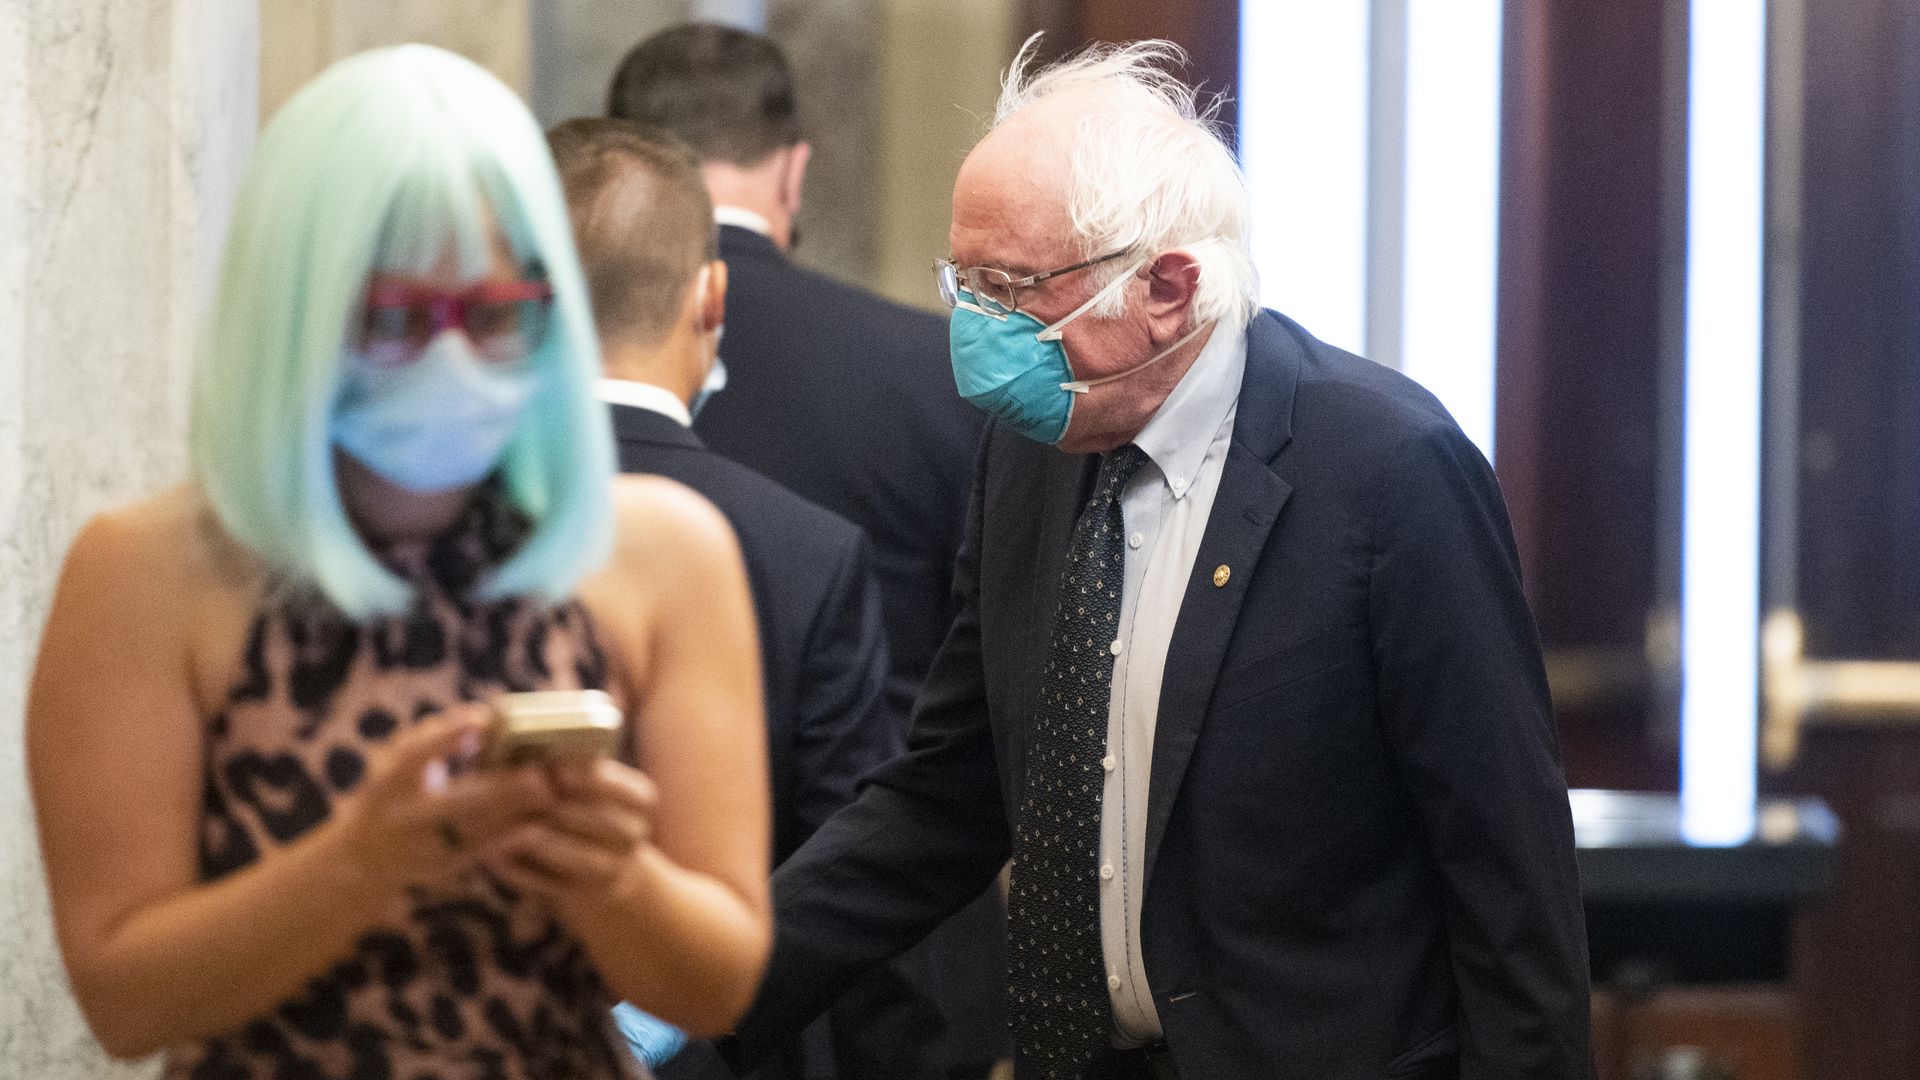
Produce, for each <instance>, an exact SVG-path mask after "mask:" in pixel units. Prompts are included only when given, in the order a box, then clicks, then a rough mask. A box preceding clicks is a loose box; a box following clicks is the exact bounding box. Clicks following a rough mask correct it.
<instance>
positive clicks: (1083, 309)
mask: <svg viewBox="0 0 1920 1080" xmlns="http://www.w3.org/2000/svg"><path fill="white" fill-rule="evenodd" d="M1147 262H1148V260H1146V259H1141V260H1140V261H1139V262H1137V263H1134V264H1133V265H1132V266H1129V267H1127V272H1126V273H1124V274H1121V275H1120V276H1119V277H1116V278H1114V279H1113V280H1112V281H1109V282H1107V284H1106V286H1105V287H1104V288H1102V289H1101V290H1100V291H1098V292H1096V293H1094V294H1093V295H1092V296H1089V297H1087V302H1086V303H1084V304H1081V305H1080V306H1079V307H1077V308H1074V309H1073V310H1072V311H1069V312H1067V314H1066V315H1065V316H1064V317H1063V318H1061V319H1060V321H1059V322H1056V323H1054V324H1053V325H1052V326H1043V327H1041V328H1040V332H1039V333H1037V334H1035V335H1033V337H1034V340H1036V341H1059V340H1060V335H1061V334H1062V333H1064V332H1065V331H1066V329H1067V324H1068V323H1070V322H1072V321H1073V320H1075V319H1077V318H1079V317H1080V316H1082V315H1085V314H1086V313H1087V312H1089V311H1092V310H1093V306H1094V305H1095V304H1098V303H1099V302H1100V301H1102V300H1105V299H1106V298H1107V297H1108V296H1109V295H1111V294H1112V293H1113V292H1114V290H1116V289H1119V288H1121V287H1123V286H1125V285H1126V283H1127V282H1128V280H1129V279H1131V278H1132V277H1133V275H1135V274H1137V273H1139V272H1140V268H1141V267H1143V266H1145V265H1147Z"/></svg>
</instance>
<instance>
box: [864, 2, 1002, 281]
mask: <svg viewBox="0 0 1920 1080" xmlns="http://www.w3.org/2000/svg"><path fill="white" fill-rule="evenodd" d="M884 7H885V11H884V17H885V20H886V21H885V45H884V47H883V48H882V50H881V57H880V59H881V64H882V69H881V86H882V88H883V92H882V93H881V94H880V95H879V96H880V100H881V102H882V103H883V108H882V109H881V111H880V115H879V116H878V117H876V118H875V119H876V120H877V122H878V125H879V131H878V134H879V136H880V138H881V142H882V150H881V168H880V192H879V195H880V209H881V228H880V244H879V248H880V257H879V259H878V262H877V265H876V267H875V270H876V272H875V273H874V275H873V276H872V278H871V279H870V280H869V281H867V282H866V284H867V285H868V286H869V287H871V288H873V289H875V290H877V291H879V292H881V293H884V294H885V295H887V296H890V297H892V298H893V299H895V300H899V301H901V302H903V303H908V304H915V305H918V306H921V307H928V308H937V307H938V302H937V300H936V298H935V296H934V292H933V277H932V275H931V273H930V270H929V267H930V266H931V264H932V262H933V260H934V259H936V258H938V257H940V256H942V255H945V254H946V253H947V218H948V209H949V205H950V202H951V199H952V195H953V178H954V174H955V173H957V172H958V171H959V169H960V162H961V161H962V160H963V159H964V158H965V157H966V156H967V151H968V150H970V149H972V148H973V144H974V143H975V142H977V141H978V140H979V138H980V136H981V135H983V134H985V132H986V122H987V120H988V119H990V118H991V117H992V116H993V105H994V101H995V99H996V98H997V97H998V95H999V92H1000V72H1001V70H1002V69H1004V68H1005V67H1006V65H1007V61H1008V60H1010V59H1012V57H1013V50H1014V46H1015V44H1016V43H1015V42H1014V40H1013V37H1014V33H1015V30H1014V27H1015V25H1016V20H1017V18H1018V16H1017V13H1016V12H1015V10H1014V7H1015V0H970V2H969V3H966V4H929V3H925V2H924V0H884Z"/></svg>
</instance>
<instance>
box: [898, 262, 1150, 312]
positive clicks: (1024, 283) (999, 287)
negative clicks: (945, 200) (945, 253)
mask: <svg viewBox="0 0 1920 1080" xmlns="http://www.w3.org/2000/svg"><path fill="white" fill-rule="evenodd" d="M1126 253H1127V251H1126V249H1124V248H1123V249H1121V250H1119V251H1115V252H1112V253H1111V254H1107V255H1102V256H1100V257H1099V258H1097V259H1088V260H1087V261H1086V262H1082V263H1074V264H1073V265H1072V266H1063V267H1061V268H1060V269H1058V270H1048V271H1046V272H1044V273H1039V274H1028V275H1027V276H1026V277H1023V278H1017V277H1014V276H1013V275H1012V274H1009V273H1007V272H1006V271H1005V270H996V269H994V268H993V267H991V266H967V267H960V266H955V265H954V264H953V260H951V259H935V260H933V278H934V283H935V284H936V285H938V286H939V289H940V299H942V300H944V301H946V304H947V306H948V307H949V308H958V307H964V308H966V309H967V310H969V311H977V312H979V313H980V314H982V315H987V316H990V317H992V318H995V319H1004V318H1006V317H1007V316H1009V315H1011V314H1013V313H1014V312H1016V311H1019V310H1020V292H1021V290H1022V289H1029V288H1032V287H1033V286H1035V285H1038V284H1040V283H1041V282H1043V281H1045V280H1047V279H1048V278H1056V277H1059V276H1060V275H1062V274H1071V273H1073V272H1074V271H1075V270H1085V269H1086V268H1087V267H1089V266H1099V265H1100V264H1101V263H1103V262H1111V261H1112V260H1114V259H1117V258H1119V257H1120V256H1122V255H1125V254H1126ZM962 289H964V290H965V291H966V292H967V293H968V294H969V295H971V296H972V297H973V303H968V302H967V301H966V300H964V299H962V298H961V295H960V293H961V290H962Z"/></svg>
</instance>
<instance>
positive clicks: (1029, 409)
mask: <svg viewBox="0 0 1920 1080" xmlns="http://www.w3.org/2000/svg"><path fill="white" fill-rule="evenodd" d="M1144 265H1146V264H1145V262H1137V263H1135V264H1133V265H1132V266H1131V267H1128V268H1127V270H1126V271H1125V272H1124V273H1122V274H1120V275H1119V276H1118V277H1116V278H1114V279H1113V280H1112V281H1111V282H1108V283H1107V285H1106V286H1105V287H1103V288H1102V289H1100V291H1098V292H1096V293H1094V294H1093V296H1091V297H1089V298H1088V300H1087V302H1086V303H1084V304H1081V305H1080V306H1079V307H1077V308H1075V309H1073V310H1072V311H1071V312H1068V313H1067V315H1066V317H1065V318H1063V319H1061V320H1060V321H1059V322H1056V323H1054V324H1053V325H1051V326H1043V325H1041V323H1040V320H1038V319H1036V318H1034V317H1033V316H1031V315H1028V314H1027V313H1025V312H1023V311H1014V312H993V311H990V310H989V309H987V308H984V307H981V306H979V305H978V304H977V303H972V302H968V301H966V300H962V301H961V302H960V303H959V304H958V305H957V306H956V307H955V308H954V309H953V315H952V318H951V320H950V321H949V322H948V325H947V340H948V346H949V350H950V352H951V354H952V360H953V382H954V385H955V386H956V387H958V388H959V390H960V396H961V397H963V398H966V399H967V400H968V401H970V402H972V403H973V404H974V405H975V406H976V407H978V408H979V409H980V410H981V411H982V412H985V413H986V414H987V415H988V416H990V417H992V418H993V419H995V420H997V421H999V422H1000V423H1001V424H1004V425H1005V426H1007V427H1009V428H1012V429H1013V430H1014V431H1017V432H1019V433H1020V434H1022V435H1024V436H1026V437H1027V438H1029V439H1032V440H1034V441H1035V442H1042V443H1047V444H1048V445H1053V444H1056V443H1058V442H1059V441H1060V440H1061V439H1062V438H1064V437H1065V436H1066V434H1067V423H1068V421H1070V420H1072V419H1073V400H1074V396H1075V395H1077V394H1084V393H1086V392H1087V391H1088V390H1090V389H1092V388H1093V387H1096V386H1099V385H1101V384H1102V383H1109V382H1113V381H1114V380H1116V379H1124V378H1126V377H1127V376H1129V375H1132V374H1134V373H1135V372H1138V371H1144V370H1145V369H1147V368H1149V367H1151V366H1153V365H1154V364H1157V363H1159V362H1160V361H1161V360H1164V359H1166V358H1167V357H1168V356H1171V355H1173V353H1174V352H1175V350H1177V349H1179V348H1180V346H1182V345H1185V344H1186V343H1187V342H1189V341H1191V340H1193V339H1194V337H1195V336H1197V335H1198V334H1199V333H1200V332H1201V331H1202V330H1204V329H1206V326H1205V325H1204V324H1203V325H1201V326H1198V327H1195V328H1194V329H1193V331H1192V332H1190V333H1188V334H1186V335H1184V336H1182V337H1181V338H1180V340H1178V341H1176V342H1174V343H1173V344H1172V345H1170V346H1168V347H1167V348H1166V349H1164V350H1162V351H1161V352H1160V353H1158V354H1156V355H1155V356H1154V357H1153V358H1152V359H1149V360H1147V361H1146V362H1145V363H1141V364H1136V365H1134V366H1133V367H1131V368H1128V369H1127V370H1125V371H1122V372H1118V373H1116V374H1113V375H1108V376H1105V377H1103V378H1099V379H1091V380H1087V379H1076V378H1075V377H1074V374H1073V365H1072V364H1071V362H1069V361H1068V359H1067V350H1066V347H1065V346H1063V345H1062V344H1061V343H1060V335H1061V333H1062V332H1063V331H1064V330H1066V328H1067V324H1068V323H1071V322H1072V321H1073V320H1075V319H1077V318H1079V317H1080V316H1082V315H1084V314H1086V313H1087V312H1088V311H1091V310H1092V309H1093V307H1094V305H1096V304H1098V303H1099V302H1100V301H1101V300H1104V299H1105V298H1106V297H1107V296H1108V295H1109V294H1111V293H1113V292H1114V291H1116V290H1118V289H1120V288H1123V287H1124V286H1125V285H1126V283H1127V281H1128V280H1130V279H1131V278H1132V277H1133V275H1134V274H1135V273H1137V272H1139V270H1140V267H1142V266H1144ZM961 295H962V296H971V294H970V293H967V292H965V290H962V293H961Z"/></svg>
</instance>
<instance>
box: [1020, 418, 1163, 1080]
mask: <svg viewBox="0 0 1920 1080" xmlns="http://www.w3.org/2000/svg"><path fill="white" fill-rule="evenodd" d="M1146 459H1147V456H1146V454H1145V453H1144V452H1142V451H1141V449H1140V448H1139V447H1137V446H1132V445H1129V446H1123V447H1121V448H1120V449H1118V450H1116V451H1114V452H1113V453H1111V454H1109V455H1107V459H1106V461H1105V462H1104V464H1103V465H1102V469H1101V473H1100V477H1099V481H1098V483H1097V484H1096V485H1095V488H1094V493H1093V498H1092V499H1091V500H1089V501H1088V503H1087V505H1086V508H1085V509H1084V510H1082V511H1081V514H1080V520H1079V522H1078V523H1076V524H1075V525H1074V527H1073V541H1072V546H1071V547H1069V548H1068V550H1067V569H1066V573H1065V574H1063V575H1062V576H1061V586H1060V606H1059V609H1058V610H1057V611H1056V612H1055V614H1054V619H1053V639H1052V641H1051V642H1050V643H1049V644H1048V646H1047V666H1046V670H1045V672H1044V674H1043V675H1042V677H1041V680H1040V698H1039V701H1038V702H1037V703H1036V704H1035V707H1034V714H1033V731H1032V734H1031V736H1030V737H1029V739H1028V743H1027V765H1026V786H1025V788H1024V789H1023V790H1022V792H1021V796H1020V823H1019V825H1018V826H1017V827H1016V828H1015V829H1014V834H1013V878H1012V887H1011V890H1010V891H1009V893H1008V899H1007V918H1008V946H1009V953H1008V957H1007V1004H1008V1015H1009V1020H1010V1021H1011V1023H1012V1026H1013V1036H1014V1041H1015V1042H1016V1043H1017V1044H1018V1045H1019V1047H1020V1056H1021V1063H1022V1065H1023V1066H1024V1068H1023V1070H1022V1072H1021V1074H1020V1080H1079V1077H1080V1076H1081V1074H1082V1073H1083V1072H1084V1070H1085V1069H1086V1067H1087V1065H1088V1064H1089V1063H1091V1062H1092V1061H1093V1059H1094V1057H1095V1056H1096V1055H1097V1054H1099V1052H1100V1050H1101V1048H1103V1047H1105V1046H1106V1045H1108V1040H1109V1038H1110V1037H1111V1033H1112V1030H1113V1007H1112V1002H1111V999H1110V998H1109V996H1108V992H1107V979H1106V974H1107V970H1106V968H1107V965H1106V960H1105V958H1104V957H1103V955H1102V953H1101V951H1100V872H1099V867H1100V801H1101V794H1102V788H1103V787H1104V785H1105V783H1106V775H1105V770H1104V769H1102V768H1101V766H1100V759H1101V758H1102V757H1104V756H1105V755H1106V752H1107V714H1108V703H1109V700H1110V696H1111V692H1112V686H1113V661H1114V652H1113V650H1112V646H1113V644H1114V641H1115V634H1116V633H1118V630H1119V625H1120V591H1121V586H1122V584H1123V583H1124V581H1125V579H1126V557H1127V556H1126V541H1125V539H1124V537H1125V535H1126V529H1125V526H1124V525H1123V523H1122V521H1121V517H1120V492H1121V490H1122V489H1123V488H1125V487H1126V484H1127V480H1128V479H1129V478H1131V477H1132V476H1133V474H1134V473H1135V472H1136V471H1137V470H1138V469H1139V468H1140V466H1141V464H1142V463H1144V462H1145V461H1146Z"/></svg>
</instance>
